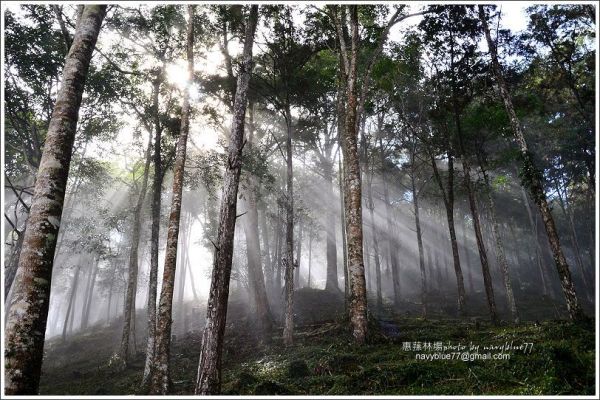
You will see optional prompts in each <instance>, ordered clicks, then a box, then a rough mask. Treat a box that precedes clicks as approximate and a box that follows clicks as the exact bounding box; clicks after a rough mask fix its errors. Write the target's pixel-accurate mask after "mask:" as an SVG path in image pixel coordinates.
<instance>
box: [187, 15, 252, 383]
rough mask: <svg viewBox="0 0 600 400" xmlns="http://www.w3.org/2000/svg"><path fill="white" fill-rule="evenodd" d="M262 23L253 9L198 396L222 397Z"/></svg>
mask: <svg viewBox="0 0 600 400" xmlns="http://www.w3.org/2000/svg"><path fill="white" fill-rule="evenodd" d="M257 20H258V5H252V6H250V14H249V17H248V19H247V20H246V28H245V40H244V50H243V56H242V64H241V69H240V73H239V75H238V79H237V89H236V93H235V100H234V106H233V118H232V123H231V135H230V139H229V154H228V159H227V164H226V165H225V174H224V183H223V192H222V198H221V209H220V211H219V229H218V234H217V235H218V236H217V244H216V246H215V247H216V249H215V256H214V264H213V271H212V279H211V285H210V292H209V298H208V307H207V313H206V326H205V328H204V332H203V333H202V347H201V350H200V361H199V365H198V376H197V379H196V388H195V391H194V392H195V394H197V395H198V394H202V395H207V394H218V393H219V392H220V389H221V356H222V353H223V335H224V333H225V321H226V319H227V298H228V296H229V278H230V276H231V262H232V256H233V237H234V232H235V222H236V205H237V194H238V186H239V181H240V172H241V168H242V150H243V141H244V116H245V114H246V99H247V96H248V86H249V83H250V75H251V73H252V67H253V61H252V45H253V43H254V32H255V30H256V24H257Z"/></svg>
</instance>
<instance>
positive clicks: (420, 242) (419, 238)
mask: <svg viewBox="0 0 600 400" xmlns="http://www.w3.org/2000/svg"><path fill="white" fill-rule="evenodd" d="M411 162H412V163H413V166H412V172H411V175H410V183H411V189H412V198H413V211H414V213H415V228H416V234H417V246H418V249H419V270H420V271H421V307H422V313H423V318H427V276H426V274H425V255H424V253H423V237H422V233H421V219H420V215H419V193H418V191H417V187H416V182H415V169H414V154H413V156H412V157H411Z"/></svg>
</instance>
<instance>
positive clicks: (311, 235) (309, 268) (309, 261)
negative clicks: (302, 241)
mask: <svg viewBox="0 0 600 400" xmlns="http://www.w3.org/2000/svg"><path fill="white" fill-rule="evenodd" d="M313 235H314V233H313V230H312V229H311V230H310V231H309V236H308V282H307V284H306V286H307V287H308V288H309V289H310V272H311V267H312V243H313Z"/></svg>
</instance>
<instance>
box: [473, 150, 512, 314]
mask: <svg viewBox="0 0 600 400" xmlns="http://www.w3.org/2000/svg"><path fill="white" fill-rule="evenodd" d="M483 162H484V160H480V168H481V172H482V173H483V180H484V182H485V186H486V195H487V202H488V209H489V212H490V219H491V224H492V236H493V239H494V243H495V245H496V259H497V261H498V265H499V266H500V269H501V270H502V280H503V281H504V288H505V289H506V299H507V300H508V308H509V309H510V315H511V317H512V320H513V322H514V323H515V324H518V323H519V313H518V311H517V304H516V302H515V295H514V293H513V289H512V283H511V281H510V272H509V269H508V261H506V255H505V253H504V243H503V242H502V236H501V235H500V228H499V225H498V218H497V217H496V205H495V204H494V197H493V195H492V185H490V179H489V177H488V174H487V172H486V171H485V170H484V168H483Z"/></svg>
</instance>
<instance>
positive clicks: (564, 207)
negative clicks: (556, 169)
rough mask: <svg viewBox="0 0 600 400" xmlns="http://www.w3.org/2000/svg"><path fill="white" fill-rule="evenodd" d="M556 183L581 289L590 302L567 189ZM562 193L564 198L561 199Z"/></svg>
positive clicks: (590, 298)
mask: <svg viewBox="0 0 600 400" xmlns="http://www.w3.org/2000/svg"><path fill="white" fill-rule="evenodd" d="M555 185H556V192H557V194H558V201H559V205H560V208H561V210H562V212H563V214H564V216H565V219H566V221H567V224H568V226H569V236H570V239H571V248H572V249H573V253H575V254H574V256H575V262H576V263H577V266H578V267H579V272H580V273H581V281H582V283H583V289H584V291H585V293H586V295H587V298H588V300H589V301H590V302H592V301H593V300H592V293H591V292H592V291H591V290H590V288H589V287H588V284H587V279H586V278H587V277H586V274H585V269H584V267H583V259H582V258H581V250H580V248H579V241H578V240H577V231H576V230H575V223H574V222H573V214H572V213H571V210H570V205H569V203H568V193H567V189H565V190H564V191H562V192H561V189H560V184H559V183H558V181H556V182H555ZM563 193H564V196H565V198H564V199H563Z"/></svg>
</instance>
